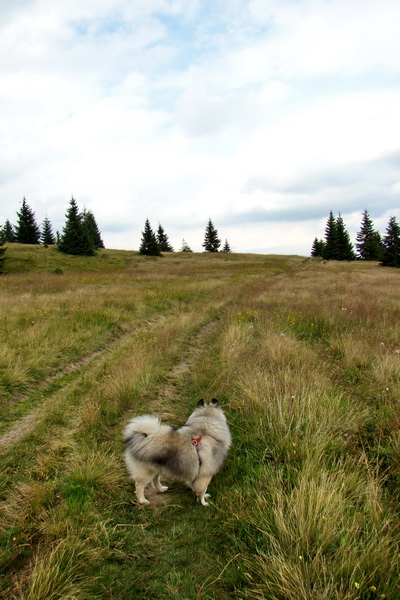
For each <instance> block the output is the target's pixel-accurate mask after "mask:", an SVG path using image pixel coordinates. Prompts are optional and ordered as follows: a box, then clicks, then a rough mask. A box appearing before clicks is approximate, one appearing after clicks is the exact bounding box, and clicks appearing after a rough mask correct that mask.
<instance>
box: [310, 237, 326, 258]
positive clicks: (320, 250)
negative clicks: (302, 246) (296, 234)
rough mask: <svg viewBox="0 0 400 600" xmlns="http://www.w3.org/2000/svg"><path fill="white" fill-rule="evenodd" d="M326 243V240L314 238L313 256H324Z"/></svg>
mask: <svg viewBox="0 0 400 600" xmlns="http://www.w3.org/2000/svg"><path fill="white" fill-rule="evenodd" d="M324 247H325V243H324V240H319V239H318V238H315V239H314V242H313V245H312V248H311V256H313V257H315V258H316V257H318V256H319V257H322V256H323V254H324Z"/></svg>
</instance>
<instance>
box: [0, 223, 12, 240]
mask: <svg viewBox="0 0 400 600" xmlns="http://www.w3.org/2000/svg"><path fill="white" fill-rule="evenodd" d="M0 239H1V240H2V243H4V244H5V243H6V242H8V243H9V244H11V243H13V242H15V232H14V228H13V226H12V225H11V223H10V221H9V220H8V219H7V221H6V222H5V223H4V225H3V227H2V228H1V232H0Z"/></svg>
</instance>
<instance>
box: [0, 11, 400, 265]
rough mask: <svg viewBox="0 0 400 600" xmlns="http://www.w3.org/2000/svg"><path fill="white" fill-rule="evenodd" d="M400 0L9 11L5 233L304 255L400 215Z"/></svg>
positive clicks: (2, 189) (2, 103) (0, 192)
mask: <svg viewBox="0 0 400 600" xmlns="http://www.w3.org/2000/svg"><path fill="white" fill-rule="evenodd" d="M399 24H400V2H399V0H379V1H378V0H68V2H65V0H0V225H1V224H3V223H4V221H5V220H6V219H8V220H10V222H11V223H13V224H15V223H16V222H17V215H16V213H17V211H19V210H20V208H21V202H22V198H23V197H25V198H26V201H27V203H28V205H29V206H30V207H31V208H32V210H33V211H34V213H35V216H36V220H37V222H38V224H39V225H40V224H41V223H42V221H43V219H44V218H45V217H46V216H47V217H48V218H49V219H50V221H51V223H52V226H53V230H54V232H55V231H56V230H58V231H60V232H61V231H62V228H63V225H64V224H65V213H66V211H67V208H68V206H69V202H70V199H71V197H72V196H73V197H74V198H75V199H76V201H77V203H78V205H79V207H80V209H82V210H83V209H84V208H86V209H88V210H92V211H93V213H94V215H95V218H96V221H97V223H98V226H99V229H100V231H101V233H102V237H103V240H104V243H105V245H106V247H108V248H120V249H126V250H134V249H136V250H137V249H138V248H139V245H140V240H141V234H142V231H143V228H144V222H145V220H146V219H147V218H148V219H149V221H150V223H151V225H152V227H153V229H157V227H158V225H159V224H161V225H162V226H163V228H164V230H165V232H166V233H167V235H168V236H169V239H170V242H171V243H172V245H173V246H174V248H175V249H176V250H179V249H180V247H181V246H182V239H185V241H186V242H187V243H188V244H189V246H190V247H191V249H192V250H194V251H197V252H200V251H202V250H203V248H202V243H203V241H204V233H205V228H206V226H207V223H208V220H209V219H211V220H212V223H213V225H214V227H215V228H216V229H217V230H218V234H219V237H220V238H221V240H222V242H224V241H225V239H227V240H228V242H229V244H230V246H231V248H232V250H233V251H235V252H257V253H268V254H269V253H275V254H276V253H277V254H300V255H305V256H307V255H309V254H310V250H311V246H312V242H313V240H314V238H315V237H318V238H321V237H323V235H324V229H325V225H326V221H327V218H328V216H329V212H330V211H333V213H334V214H335V215H338V214H339V212H340V213H341V215H342V217H343V220H344V222H345V224H346V227H347V229H348V231H349V233H350V235H351V237H352V240H353V242H354V241H355V236H356V233H357V231H359V229H360V224H361V219H362V213H363V211H364V209H367V210H368V212H369V215H370V217H371V218H372V220H373V223H374V225H375V228H376V229H378V230H379V231H380V232H381V233H382V234H384V233H385V230H386V227H387V224H388V221H389V218H390V217H391V216H393V215H394V216H396V217H400V200H399V198H400V169H399V167H400V35H399Z"/></svg>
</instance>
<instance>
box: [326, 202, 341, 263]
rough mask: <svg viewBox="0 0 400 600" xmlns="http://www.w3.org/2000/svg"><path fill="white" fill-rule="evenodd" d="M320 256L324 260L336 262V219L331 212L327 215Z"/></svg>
mask: <svg viewBox="0 0 400 600" xmlns="http://www.w3.org/2000/svg"><path fill="white" fill-rule="evenodd" d="M322 256H323V258H325V260H336V259H337V257H338V250H337V229H336V219H335V217H334V216H333V212H332V211H331V212H330V213H329V217H328V221H327V223H326V227H325V244H324V250H323V255H322Z"/></svg>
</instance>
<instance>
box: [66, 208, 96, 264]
mask: <svg viewBox="0 0 400 600" xmlns="http://www.w3.org/2000/svg"><path fill="white" fill-rule="evenodd" d="M65 216H66V223H65V226H64V227H63V233H62V235H61V238H60V242H59V244H58V249H59V250H61V252H65V253H66V254H77V255H84V256H92V255H93V254H94V251H95V247H94V244H93V241H92V239H91V237H90V235H89V232H88V230H87V228H86V227H85V226H84V224H83V219H82V215H80V214H79V210H78V205H77V203H76V201H75V199H74V198H73V197H72V198H71V201H70V204H69V208H68V210H67V213H66V215H65Z"/></svg>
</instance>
